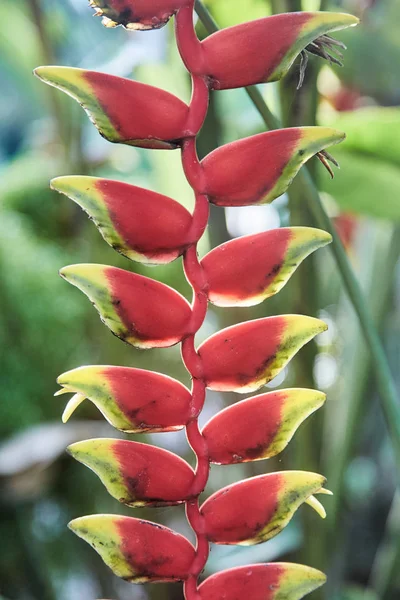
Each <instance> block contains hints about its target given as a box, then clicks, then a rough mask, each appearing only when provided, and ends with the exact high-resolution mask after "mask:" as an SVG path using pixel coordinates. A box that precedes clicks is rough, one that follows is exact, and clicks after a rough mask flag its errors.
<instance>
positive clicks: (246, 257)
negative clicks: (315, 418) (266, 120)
mask: <svg viewBox="0 0 400 600" xmlns="http://www.w3.org/2000/svg"><path fill="white" fill-rule="evenodd" d="M243 1H244V0H243ZM194 4H195V3H194V0H90V5H91V6H92V7H93V8H94V9H95V10H96V12H95V14H96V15H99V16H102V17H103V23H104V24H105V25H106V26H107V27H114V26H117V25H123V26H124V27H126V28H127V29H155V28H159V27H161V26H163V25H165V23H166V22H167V21H168V20H169V19H170V17H171V16H173V15H175V37H176V41H177V46H178V50H179V53H180V55H181V57H182V60H183V62H184V64H185V65H186V67H187V69H188V71H189V72H190V74H191V76H192V77H191V80H192V87H193V89H192V97H191V100H190V103H189V104H186V103H185V102H182V101H181V100H180V99H179V98H177V97H175V96H174V95H172V94H170V93H168V92H166V91H164V90H162V89H159V88H157V87H153V86H149V85H145V84H142V83H139V82H137V81H132V80H130V79H125V78H122V77H115V76H113V75H108V74H105V73H99V72H95V71H88V70H84V69H76V68H71V67H56V66H47V67H39V68H38V69H36V70H35V73H36V75H37V76H38V77H39V78H40V79H42V80H43V81H44V82H45V83H48V84H49V85H51V86H54V87H55V88H58V89H60V90H61V91H63V92H65V93H66V94H68V95H69V96H71V97H72V98H73V99H75V100H76V101H78V102H79V103H80V104H81V106H82V107H83V109H84V110H85V111H86V113H87V114H88V116H89V118H90V120H91V121H92V122H93V123H94V125H95V126H96V127H97V129H98V130H99V132H100V134H101V135H102V136H103V137H104V138H106V139H107V140H108V141H110V142H115V143H122V144H127V145H131V146H139V147H141V148H147V149H175V148H179V149H180V150H181V153H182V165H183V170H184V173H185V176H186V178H187V180H188V182H189V184H190V186H191V187H192V189H193V194H194V200H195V202H194V210H193V213H192V214H190V213H189V212H188V211H187V210H186V209H185V208H184V207H183V206H181V205H180V204H178V203H177V202H175V201H174V200H173V199H172V198H169V197H167V196H164V195H162V194H158V193H155V192H153V191H150V190H146V189H143V188H140V187H137V186H135V185H128V184H126V183H122V182H119V181H114V180H110V179H102V178H97V177H87V176H76V175H74V176H66V177H58V178H56V179H53V181H52V183H51V185H52V188H53V189H55V190H57V191H58V192H61V193H62V194H65V195H66V196H68V197H69V198H71V199H72V200H73V201H74V202H76V203H77V204H78V205H79V206H80V207H81V208H82V209H83V210H84V211H85V212H86V213H87V214H88V215H89V217H90V219H92V220H93V221H94V223H95V225H96V226H97V228H98V229H99V231H100V233H101V234H102V236H103V238H104V239H105V241H106V242H107V243H108V244H109V245H110V246H111V247H112V248H114V249H115V250H117V251H118V252H120V253H121V254H123V255H124V256H126V257H127V258H129V259H131V260H134V261H138V262H141V263H145V264H152V265H156V264H167V263H170V262H171V261H173V260H175V259H177V258H178V257H180V256H182V261H183V268H184V273H185V275H186V278H187V281H188V283H189V285H190V286H191V288H192V298H193V299H192V303H191V304H189V303H188V302H187V300H186V299H185V298H184V297H183V296H182V295H181V294H179V293H178V292H177V291H176V290H174V289H173V288H171V287H169V286H167V285H165V284H163V283H160V282H158V281H155V280H153V279H151V278H149V277H145V276H143V275H139V274H138V273H135V272H131V271H127V270H124V269H119V268H115V267H112V266H108V265H101V264H77V265H71V266H67V267H64V268H62V269H61V270H60V274H61V276H62V277H63V278H64V279H66V280H67V281H68V282H69V283H71V284H72V285H74V286H75V287H77V288H79V289H80V290H81V291H82V292H83V293H84V294H85V295H86V296H87V297H88V298H89V300H90V301H91V302H92V304H93V305H94V306H95V308H96V310H97V311H98V313H99V315H100V318H101V320H102V321H103V322H104V323H105V324H106V325H107V327H108V328H109V329H110V330H111V331H112V333H114V335H116V336H117V337H119V338H121V339H122V340H124V341H125V342H128V343H129V344H131V345H132V346H134V347H136V348H141V349H152V348H167V347H170V346H173V345H175V344H178V343H181V344H182V347H181V356H182V360H183V362H184V365H185V367H186V369H187V371H188V374H189V376H190V379H191V381H192V388H191V390H190V391H189V390H188V389H187V388H186V387H185V386H184V385H182V384H181V383H180V382H179V381H177V380H175V379H172V378H170V377H168V376H166V375H164V374H161V373H156V372H152V371H148V370H144V369H138V368H134V367H120V366H111V365H98V366H85V367H80V368H77V369H72V370H70V371H67V372H66V373H63V374H62V375H60V377H59V378H58V380H57V381H58V383H59V384H60V386H61V389H60V390H59V391H58V392H56V395H57V396H58V395H61V394H71V395H72V396H71V398H70V400H69V402H68V403H67V406H66V408H65V410H64V413H63V417H62V418H63V421H64V422H65V421H67V420H68V419H69V418H70V417H71V415H72V414H73V413H74V411H76V410H77V409H78V407H79V406H80V404H81V403H82V402H83V401H84V400H85V399H88V400H90V401H91V402H92V403H93V404H94V405H95V406H96V407H97V408H98V409H99V410H100V411H101V413H102V414H103V416H104V417H105V418H106V419H107V420H108V422H109V423H110V424H111V425H112V426H114V427H115V428H116V429H118V430H120V431H123V432H126V433H143V432H144V433H152V434H153V433H161V432H170V431H176V430H179V429H183V428H185V430H186V431H185V432H186V437H187V441H188V443H189V445H190V447H191V448H192V450H193V452H194V454H195V458H196V461H193V462H196V467H195V469H193V468H192V467H191V466H190V465H189V464H188V463H187V462H186V461H184V460H182V459H181V458H180V457H179V456H177V455H176V454H173V453H171V452H168V451H166V450H163V449H160V448H157V447H155V446H153V445H151V444H149V443H139V442H137V441H129V440H122V439H113V438H104V439H92V440H85V441H81V442H77V443H74V444H72V445H71V446H70V447H69V452H70V454H71V455H72V456H73V457H74V458H75V459H76V460H78V461H79V462H81V463H83V464H84V465H86V466H87V467H89V468H90V469H91V470H92V471H93V472H94V473H95V474H96V475H97V476H98V477H99V478H100V480H101V481H102V482H103V484H104V485H105V487H106V489H107V490H108V492H109V493H110V494H111V496H112V497H113V498H115V499H116V500H117V501H119V502H122V503H124V504H126V505H128V506H131V507H154V506H168V505H171V506H173V505H177V504H180V503H185V509H186V516H187V519H188V522H189V524H190V525H191V527H192V529H193V531H194V534H195V539H196V544H195V547H194V546H193V545H192V544H191V543H190V542H189V541H188V540H187V539H186V538H184V537H183V536H181V535H179V534H178V533H176V532H175V531H173V530H171V529H168V528H166V527H164V526H161V525H158V524H156V523H153V522H150V521H145V520H142V519H138V518H131V517H125V516H120V515H92V516H86V517H81V518H78V519H75V520H73V521H71V523H70V528H71V529H72V531H74V532H75V533H76V534H77V535H78V536H79V537H81V538H83V539H84V540H86V541H87V542H88V543H89V544H91V545H92V546H93V548H94V549H95V550H96V551H97V552H98V553H99V554H100V556H101V557H102V558H103V560H104V562H105V563H106V564H107V565H108V566H109V567H110V568H111V569H112V570H113V572H114V573H115V574H116V575H117V576H119V577H122V578H123V579H125V580H127V581H131V582H135V583H144V582H177V581H182V582H183V588H184V590H183V591H184V597H185V600H199V599H200V600H221V599H222V598H224V599H225V600H243V599H244V598H247V599H248V600H300V599H301V598H303V596H304V595H306V594H308V593H310V592H312V591H313V590H315V589H317V588H318V587H319V586H320V585H322V584H323V583H324V581H325V576H324V575H323V574H322V573H321V572H320V571H316V570H315V569H312V568H310V567H306V566H302V565H293V564H289V563H272V564H258V565H249V566H246V567H239V568H234V569H228V570H226V571H223V572H220V573H217V574H215V575H213V576H211V577H208V578H207V579H206V580H205V581H204V582H203V583H202V584H201V585H199V576H200V574H201V573H202V571H203V570H204V568H205V566H206V563H207V560H208V555H209V548H210V542H213V543H215V544H227V545H232V544H234V545H245V546H248V545H253V544H259V543H261V542H264V541H266V540H268V539H271V538H272V537H273V536H275V535H277V534H278V533H279V532H280V531H281V530H282V529H283V528H284V527H285V526H286V525H287V524H288V523H289V522H290V520H291V519H292V517H293V515H294V514H295V512H296V511H297V509H298V508H299V507H300V506H301V505H302V504H304V503H305V504H308V505H309V506H311V507H312V508H313V509H314V510H315V511H316V512H317V513H318V514H319V515H320V516H321V517H325V509H324V507H323V506H322V504H321V503H320V502H319V501H318V500H317V498H316V497H315V494H323V493H325V494H329V493H330V492H328V490H326V489H325V488H324V484H325V478H324V477H323V476H322V475H319V474H317V473H309V472H303V471H283V472H278V473H268V474H262V475H258V476H256V477H251V478H249V479H247V480H243V481H239V482H237V483H233V484H231V485H228V486H227V487H224V488H223V489H219V490H218V491H216V492H215V493H213V494H212V495H211V496H210V497H209V498H208V499H207V500H206V501H205V502H204V503H203V504H202V505H200V501H199V497H200V494H201V493H202V492H203V491H205V490H206V486H207V481H208V474H209V468H210V463H214V464H219V465H231V464H235V463H245V462H249V461H258V460H263V459H268V458H271V457H273V456H276V455H277V454H278V453H279V452H281V451H282V450H283V449H284V448H285V447H286V446H287V444H288V443H289V442H290V440H291V438H292V437H293V435H294V434H295V432H296V430H297V429H298V427H299V426H300V425H301V423H302V422H303V421H304V420H305V419H306V418H307V417H308V416H309V415H311V414H312V413H313V412H314V411H316V410H317V409H318V408H320V407H321V406H322V405H323V403H324V401H325V394H323V393H321V392H318V391H316V390H311V389H298V388H291V389H283V390H277V391H273V392H268V393H264V394H260V395H258V396H254V397H250V398H246V399H245V400H243V401H241V402H236V403H234V404H232V405H231V406H229V407H227V408H225V409H224V410H222V411H220V412H219V413H217V414H216V415H215V416H213V417H212V418H211V419H210V420H209V421H208V422H207V423H206V424H205V425H204V427H203V429H202V430H200V428H199V415H200V413H201V411H202V409H203V406H204V402H205V396H206V388H209V389H211V390H217V391H222V392H224V391H233V392H237V393H246V392H254V391H255V390H257V389H259V388H260V387H261V386H263V385H265V384H266V383H268V382H269V381H271V380H272V379H273V378H274V377H275V376H276V375H277V374H278V373H280V371H281V370H282V369H283V368H285V367H286V365H287V364H288V363H289V361H290V360H291V358H292V357H293V356H294V355H295V354H296V353H297V352H298V351H299V350H300V349H301V348H302V346H304V345H305V344H306V343H307V342H309V341H310V340H312V339H313V338H314V337H315V336H316V335H318V334H319V333H321V332H323V331H325V329H326V325H325V323H323V322H322V321H320V320H319V319H315V318H312V317H309V316H303V315H293V314H289V315H279V316H273V317H266V318H259V319H254V320H247V321H244V322H241V323H239V324H236V325H233V326H231V327H227V328H225V329H222V330H220V331H218V332H217V333H215V334H214V335H212V336H210V337H208V338H207V339H206V340H205V341H204V342H203V343H202V344H200V346H199V347H198V348H197V349H196V343H195V335H196V333H197V332H198V331H199V330H200V328H201V326H202V324H203V323H204V320H205V317H206V312H207V306H208V302H212V303H214V304H215V305H217V306H220V307H231V306H233V307H248V306H253V305H256V304H259V303H260V302H262V301H263V300H265V299H266V298H268V297H270V296H272V295H274V294H276V293H278V292H279V291H280V290H281V288H282V287H283V286H284V285H285V284H286V283H287V282H288V281H289V279H290V277H291V275H292V274H293V273H294V271H295V270H296V269H297V267H298V266H299V265H300V263H301V262H302V261H303V260H304V259H305V258H306V257H307V256H308V255H309V254H311V253H312V252H314V251H315V250H317V249H318V248H321V247H322V246H325V245H326V244H328V243H329V242H330V241H331V236H330V235H329V234H327V233H326V232H324V231H321V230H318V229H312V228H309V227H285V228H281V229H277V230H272V231H265V232H262V233H259V234H256V235H250V236H245V237H243V238H240V239H235V240H231V241H230V242H227V243H225V244H222V245H221V246H219V247H218V248H215V249H213V250H211V251H210V252H208V254H206V256H204V258H202V260H201V261H200V260H199V258H198V241H199V238H200V237H201V235H202V234H203V232H204V231H205V228H206V225H207V221H208V216H209V208H210V207H209V203H213V204H215V205H216V206H220V207H225V206H229V207H235V206H251V205H257V204H263V203H269V202H272V201H273V200H274V199H275V198H277V197H278V196H280V195H282V194H283V193H285V192H286V190H287V189H288V187H289V185H290V183H291V182H292V180H293V178H294V177H295V176H296V174H297V173H298V171H299V170H300V168H301V167H302V166H303V165H304V164H305V163H306V162H307V161H308V160H309V159H310V158H311V157H313V156H317V157H318V158H319V159H320V160H321V162H322V163H323V164H324V165H325V167H326V168H327V169H328V171H329V173H330V174H331V175H332V176H333V172H332V169H331V167H330V165H329V163H328V161H330V162H332V163H333V164H335V165H336V166H338V165H337V163H336V161H335V159H334V158H333V157H332V156H331V155H330V154H329V153H328V152H327V151H326V148H328V147H330V146H332V145H335V144H338V143H339V142H341V141H342V140H343V139H344V137H345V136H344V134H343V133H342V132H340V131H337V130H335V129H332V128H328V127H294V128H289V129H280V130H274V131H268V132H265V133H260V134H258V135H253V136H251V137H248V138H245V139H241V140H238V141H235V142H232V143H229V144H226V145H224V146H222V147H220V148H217V149H216V150H214V151H213V152H211V153H210V154H208V155H207V156H206V157H205V158H204V159H203V160H202V161H200V160H199V159H198V156H197V152H196V137H197V135H198V134H199V131H200V129H201V127H202V125H203V122H204V119H205V116H206V113H207V107H208V102H209V95H210V90H212V89H214V90H218V89H229V88H237V87H242V86H247V85H253V84H258V83H265V82H269V81H276V80H278V79H280V78H281V77H283V75H284V74H285V73H287V71H288V69H289V68H290V67H291V65H292V64H293V62H294V60H295V59H296V57H297V56H298V55H299V54H300V55H301V62H300V77H299V80H300V81H299V86H300V85H301V83H302V81H303V79H304V73H305V66H306V64H307V53H311V54H315V55H317V56H320V57H322V58H326V59H327V60H328V61H330V62H331V63H335V64H341V54H340V50H339V48H344V44H342V42H339V41H336V40H334V39H333V38H331V37H330V36H329V35H328V34H329V33H330V32H332V31H336V30H340V29H344V28H346V27H351V26H352V25H355V24H356V23H357V22H358V20H357V19H356V18H355V17H352V16H351V15H346V14H342V13H327V12H298V13H289V14H282V15H274V16H272V17H267V18H262V19H258V20H256V21H253V22H250V23H243V24H241V25H238V26H235V27H230V28H228V29H226V30H223V31H220V32H218V33H216V34H215V35H212V36H210V37H209V38H206V39H205V40H203V41H200V40H199V39H198V37H197V35H196V31H195V29H194V24H193V8H194ZM197 6H199V5H198V4H197ZM203 8H204V7H203ZM244 318H246V317H245V316H244V317H243V319H244ZM145 441H148V440H145ZM195 548H196V549H195Z"/></svg>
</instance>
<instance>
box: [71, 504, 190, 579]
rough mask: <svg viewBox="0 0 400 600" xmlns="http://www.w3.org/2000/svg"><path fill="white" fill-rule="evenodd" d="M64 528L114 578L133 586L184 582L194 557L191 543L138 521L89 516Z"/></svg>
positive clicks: (152, 525)
mask: <svg viewBox="0 0 400 600" xmlns="http://www.w3.org/2000/svg"><path fill="white" fill-rule="evenodd" d="M68 526H69V528H70V529H72V531H73V532H74V533H76V535H78V536H79V537H81V538H82V539H84V540H85V541H86V542H88V543H89V544H90V545H91V546H92V547H93V548H94V549H95V550H96V552H98V553H99V554H100V556H101V558H102V559H103V560H104V562H105V563H106V565H108V566H109V567H110V569H112V571H113V572H114V573H115V575H117V576H118V577H122V578H123V579H125V580H127V581H131V582H133V583H145V582H153V583H154V582H164V581H184V580H185V579H186V577H187V574H188V571H189V568H190V566H191V564H192V563H193V560H194V557H195V550H194V548H193V546H192V544H191V543H190V542H189V541H188V540H187V539H186V538H184V537H183V536H182V535H179V534H178V533H176V532H175V531H172V530H171V529H168V528H167V527H163V526H162V525H158V524H156V523H152V522H150V521H143V520H142V519H133V518H131V517H122V516H120V515H90V516H87V517H80V518H79V519H74V520H73V521H71V522H70V523H69V525H68Z"/></svg>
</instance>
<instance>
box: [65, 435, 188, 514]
mask: <svg viewBox="0 0 400 600" xmlns="http://www.w3.org/2000/svg"><path fill="white" fill-rule="evenodd" d="M68 451H69V452H70V454H72V456H73V457H74V458H76V460H79V461H80V462H81V463H83V464H85V465H86V466H87V467H89V468H90V469H92V471H94V472H95V473H96V474H97V475H98V476H99V477H100V479H101V481H102V482H103V483H104V485H105V486H106V488H107V490H108V492H109V493H110V494H111V496H113V497H114V498H116V499H117V500H119V501H120V502H123V503H124V504H128V505H129V506H136V507H138V506H166V505H170V504H179V503H181V502H183V501H184V500H187V499H188V498H189V492H190V486H191V485H192V483H193V479H194V472H193V469H192V468H191V467H190V466H189V465H188V464H187V462H185V461H184V460H182V458H180V457H179V456H176V454H173V453H172V452H168V451H167V450H163V449H161V448H156V447H155V446H151V445H150V444H139V443H138V442H128V441H126V440H115V439H106V438H104V439H92V440H85V441H83V442H77V443H75V444H72V445H71V446H69V448H68Z"/></svg>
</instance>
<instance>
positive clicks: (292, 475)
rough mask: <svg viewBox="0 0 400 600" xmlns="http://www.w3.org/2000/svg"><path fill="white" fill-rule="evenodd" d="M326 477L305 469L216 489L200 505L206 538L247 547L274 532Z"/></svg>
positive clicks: (263, 540)
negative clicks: (307, 471) (216, 490)
mask: <svg viewBox="0 0 400 600" xmlns="http://www.w3.org/2000/svg"><path fill="white" fill-rule="evenodd" d="M324 483H325V478H324V477H322V475H317V474H316V473H306V472H305V471H284V472H282V473H269V474H268V475H259V476H258V477H252V478H251V479H246V480H245V481H239V483H234V484H232V485H229V486H227V487H226V488H223V489H222V490H219V491H218V492H216V493H215V494H213V495H212V496H211V497H210V498H208V500H206V502H205V503H204V504H203V505H202V507H201V509H200V512H201V514H202V516H203V517H204V520H205V528H206V532H207V537H208V539H209V540H210V541H212V542H214V543H215V544H240V545H243V546H250V545H253V544H259V543H261V542H265V541H266V540H269V539H270V538H272V537H274V536H275V535H277V534H278V533H279V532H280V531H281V530H282V529H283V528H284V527H285V526H286V525H287V524H288V522H289V521H290V519H291V518H292V516H293V514H294V513H295V511H296V510H297V509H298V508H299V506H300V505H301V504H303V502H305V501H307V500H308V498H310V496H312V495H313V494H316V493H318V492H320V491H321V489H322V486H323V485H324Z"/></svg>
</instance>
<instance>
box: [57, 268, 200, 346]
mask: <svg viewBox="0 0 400 600" xmlns="http://www.w3.org/2000/svg"><path fill="white" fill-rule="evenodd" d="M60 274H61V275H62V277H64V279H66V280H67V281H68V282H69V283H71V284H72V285H75V286H76V287H77V288H79V289H80V290H81V291H82V292H83V293H84V294H86V296H88V298H89V299H90V300H91V302H92V303H93V304H94V305H95V307H96V309H97V310H98V312H99V313H100V317H101V319H102V321H104V323H105V324H106V325H107V327H109V328H110V329H111V331H112V332H113V333H114V335H116V336H117V337H119V338H121V339H123V340H124V341H125V342H128V343H129V344H132V346H136V347H137V348H165V347H168V346H173V345H174V344H177V343H178V342H180V341H181V340H182V338H183V337H185V335H186V334H187V333H188V327H189V321H190V318H191V310H190V306H189V304H188V302H187V301H186V300H185V299H184V298H183V297H182V296H181V295H180V294H178V293H177V292H176V291H175V290H173V289H172V288H170V287H168V286H167V285H165V284H163V283H159V282H158V281H154V280H153V279H149V278H148V277H143V275H137V274H136V273H130V272H129V271H124V270H123V269H116V268H115V267H107V266H106V265H84V264H83V265H71V266H69V267H64V268H63V269H61V270H60ZM159 306H162V307H163V310H162V311H160V310H159Z"/></svg>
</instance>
